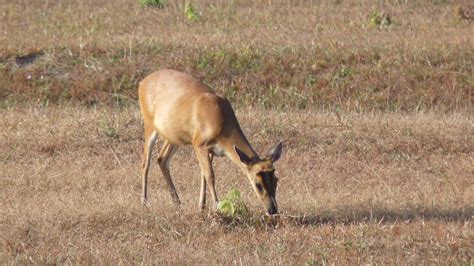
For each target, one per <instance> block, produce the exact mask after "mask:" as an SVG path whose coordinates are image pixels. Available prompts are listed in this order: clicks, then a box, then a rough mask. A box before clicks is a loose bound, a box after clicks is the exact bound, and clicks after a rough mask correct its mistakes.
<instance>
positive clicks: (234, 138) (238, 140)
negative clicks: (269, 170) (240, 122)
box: [225, 129, 259, 171]
mask: <svg viewBox="0 0 474 266" xmlns="http://www.w3.org/2000/svg"><path fill="white" fill-rule="evenodd" d="M234 145H235V147H237V148H238V149H239V150H241V151H242V152H243V153H245V155H247V157H249V158H259V156H258V154H257V153H256V152H255V150H254V149H253V148H252V146H251V145H250V143H249V141H248V140H247V138H246V137H245V135H244V134H243V132H242V130H240V129H239V130H236V132H234V134H232V135H231V136H230V138H229V139H227V141H226V144H225V150H226V155H227V157H229V159H231V160H232V161H233V162H234V163H235V164H236V165H238V166H239V167H240V168H241V169H242V170H244V171H246V168H245V167H244V164H243V163H242V162H241V161H240V159H239V156H238V155H237V153H236V152H235V150H234Z"/></svg>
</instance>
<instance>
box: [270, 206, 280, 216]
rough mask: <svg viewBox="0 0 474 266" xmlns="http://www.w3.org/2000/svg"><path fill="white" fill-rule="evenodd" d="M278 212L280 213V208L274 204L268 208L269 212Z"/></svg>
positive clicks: (271, 213)
mask: <svg viewBox="0 0 474 266" xmlns="http://www.w3.org/2000/svg"><path fill="white" fill-rule="evenodd" d="M276 213H278V209H277V208H276V207H275V206H274V205H272V206H271V207H270V208H268V214H270V215H273V214H276Z"/></svg>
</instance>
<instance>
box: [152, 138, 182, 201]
mask: <svg viewBox="0 0 474 266" xmlns="http://www.w3.org/2000/svg"><path fill="white" fill-rule="evenodd" d="M177 149H178V146H176V145H173V144H171V143H169V141H167V140H165V142H164V144H163V148H161V151H160V154H159V155H158V164H159V165H160V168H161V172H162V173H163V177H164V178H165V181H166V185H167V186H168V189H169V191H170V194H171V198H173V201H174V202H175V203H176V204H177V205H179V204H181V202H180V200H179V197H178V193H177V192H176V188H175V186H174V184H173V181H172V180H171V175H170V168H169V162H170V159H171V157H172V156H173V154H174V153H175V152H176V150H177Z"/></svg>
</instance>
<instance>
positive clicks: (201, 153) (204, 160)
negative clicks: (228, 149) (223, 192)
mask: <svg viewBox="0 0 474 266" xmlns="http://www.w3.org/2000/svg"><path fill="white" fill-rule="evenodd" d="M194 150H195V152H196V157H197V159H198V162H199V167H200V168H201V178H202V179H201V197H200V200H199V205H200V206H201V207H203V206H204V203H205V200H206V195H205V194H206V191H205V186H206V183H207V186H208V188H209V191H210V192H211V197H212V199H213V201H214V208H215V209H216V210H217V204H218V202H219V201H218V199H217V194H216V187H215V177H214V170H213V169H212V159H211V157H210V155H209V150H208V149H207V148H203V147H194Z"/></svg>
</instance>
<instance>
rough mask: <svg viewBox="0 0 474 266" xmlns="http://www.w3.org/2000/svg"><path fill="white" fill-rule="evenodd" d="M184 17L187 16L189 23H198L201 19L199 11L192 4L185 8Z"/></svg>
mask: <svg viewBox="0 0 474 266" xmlns="http://www.w3.org/2000/svg"><path fill="white" fill-rule="evenodd" d="M184 15H186V19H187V20H189V21H196V20H198V19H199V18H200V17H201V14H200V13H199V11H198V9H197V8H196V7H195V6H194V5H193V4H191V3H186V5H185V6H184Z"/></svg>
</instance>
